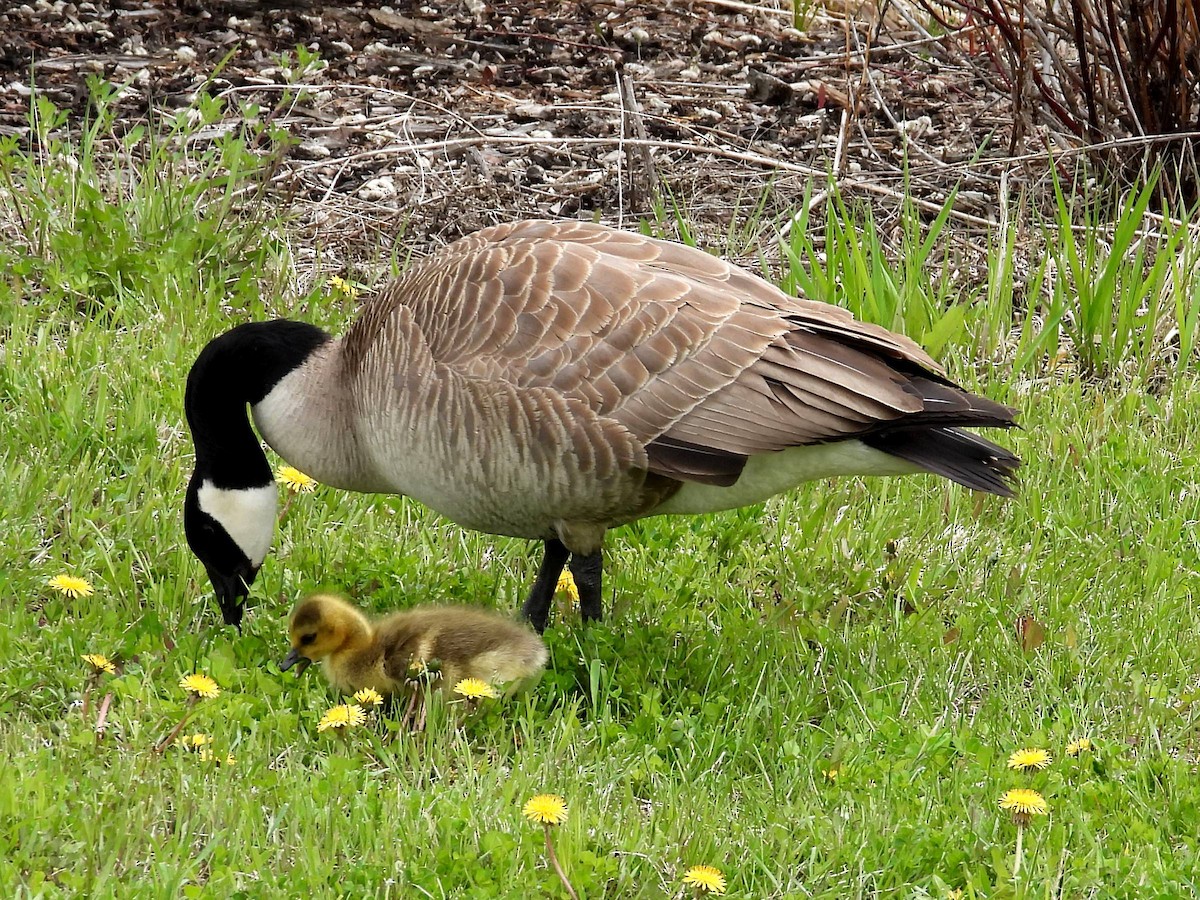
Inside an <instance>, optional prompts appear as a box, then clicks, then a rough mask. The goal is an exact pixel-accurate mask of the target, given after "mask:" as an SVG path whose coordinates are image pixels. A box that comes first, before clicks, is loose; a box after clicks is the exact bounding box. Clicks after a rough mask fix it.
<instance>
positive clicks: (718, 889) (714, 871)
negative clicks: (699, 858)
mask: <svg viewBox="0 0 1200 900" xmlns="http://www.w3.org/2000/svg"><path fill="white" fill-rule="evenodd" d="M683 883H684V884H686V885H688V886H689V887H694V888H699V889H700V890H702V891H704V893H706V894H723V893H725V874H724V873H723V872H722V871H721V870H720V869H718V868H716V867H715V866H692V867H691V868H690V869H688V870H687V872H686V873H685V874H684V876H683Z"/></svg>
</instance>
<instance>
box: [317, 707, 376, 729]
mask: <svg viewBox="0 0 1200 900" xmlns="http://www.w3.org/2000/svg"><path fill="white" fill-rule="evenodd" d="M365 721H367V714H366V713H365V712H364V711H363V708H362V707H361V706H359V705H358V704H357V703H343V704H342V705H341V706H334V707H332V708H331V709H330V710H329V711H328V712H326V713H325V715H323V716H321V721H320V722H318V723H317V731H328V730H329V729H330V728H334V729H337V728H354V727H356V726H358V725H361V724H362V723H363V722H365Z"/></svg>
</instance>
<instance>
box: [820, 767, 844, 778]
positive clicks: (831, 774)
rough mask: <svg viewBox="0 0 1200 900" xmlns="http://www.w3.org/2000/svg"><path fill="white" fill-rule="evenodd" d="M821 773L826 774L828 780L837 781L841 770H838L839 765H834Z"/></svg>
mask: <svg viewBox="0 0 1200 900" xmlns="http://www.w3.org/2000/svg"><path fill="white" fill-rule="evenodd" d="M821 774H822V775H824V776H825V780H826V781H837V780H838V775H840V774H841V772H840V771H839V770H838V767H837V766H834V767H833V768H830V769H822V770H821Z"/></svg>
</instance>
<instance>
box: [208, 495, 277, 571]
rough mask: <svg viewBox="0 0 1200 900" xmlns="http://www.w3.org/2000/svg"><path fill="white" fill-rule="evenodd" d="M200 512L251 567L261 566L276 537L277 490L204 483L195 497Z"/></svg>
mask: <svg viewBox="0 0 1200 900" xmlns="http://www.w3.org/2000/svg"><path fill="white" fill-rule="evenodd" d="M196 499H197V500H198V501H199V503H200V509H201V510H202V511H203V512H206V513H208V514H209V515H210V516H212V517H213V518H214V519H216V520H217V522H219V523H220V525H221V527H222V528H224V529H225V533H226V534H228V535H229V536H230V537H231V538H233V542H234V543H235V544H237V545H238V547H239V548H240V549H241V551H242V552H243V553H245V554H246V558H247V559H248V560H250V564H251V565H253V566H255V567H256V568H257V567H258V566H261V565H262V561H263V560H264V559H266V558H267V551H269V550H270V549H271V538H272V537H273V536H274V534H275V514H276V509H277V506H278V503H279V489H278V488H277V487H275V485H274V484H267V485H263V486H262V487H253V488H219V487H217V486H216V485H214V484H213V483H212V482H211V481H208V480H205V482H204V483H203V484H201V485H200V490H199V491H197V493H196Z"/></svg>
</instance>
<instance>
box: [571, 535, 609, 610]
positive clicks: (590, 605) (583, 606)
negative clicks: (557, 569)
mask: <svg viewBox="0 0 1200 900" xmlns="http://www.w3.org/2000/svg"><path fill="white" fill-rule="evenodd" d="M603 574H604V555H603V553H602V552H601V551H600V550H597V551H596V552H595V553H590V554H588V555H587V556H580V555H579V554H578V553H572V554H571V576H572V577H573V578H574V579H575V587H576V588H577V589H578V590H579V612H580V613H581V614H582V615H583V621H585V622H593V621H594V622H599V621H600V619H601V617H602V614H603V602H602V598H601V596H600V582H601V578H602V577H603Z"/></svg>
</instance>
